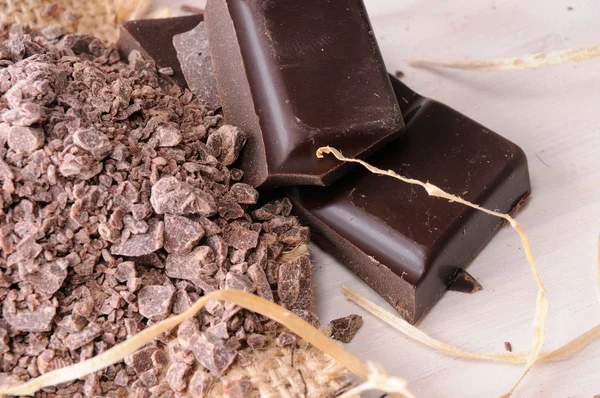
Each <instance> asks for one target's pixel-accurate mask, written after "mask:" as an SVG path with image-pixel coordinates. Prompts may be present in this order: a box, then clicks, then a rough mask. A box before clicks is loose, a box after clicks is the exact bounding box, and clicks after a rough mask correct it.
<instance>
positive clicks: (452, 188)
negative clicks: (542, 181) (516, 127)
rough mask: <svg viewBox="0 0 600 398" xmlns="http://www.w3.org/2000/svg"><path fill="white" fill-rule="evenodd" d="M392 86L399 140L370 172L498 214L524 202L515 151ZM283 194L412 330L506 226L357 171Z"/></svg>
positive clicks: (523, 176)
mask: <svg viewBox="0 0 600 398" xmlns="http://www.w3.org/2000/svg"><path fill="white" fill-rule="evenodd" d="M392 82H393V85H394V88H395V91H396V94H397V96H398V101H399V103H400V104H401V105H402V107H403V113H404V118H405V121H406V129H405V133H404V135H403V136H402V137H401V138H400V139H397V140H395V141H393V142H392V143H390V144H388V145H387V146H386V147H385V148H383V149H382V150H380V151H379V152H378V153H377V154H375V155H373V156H372V157H370V158H369V159H368V161H369V162H370V163H371V164H373V165H374V166H376V167H379V168H382V169H392V170H394V171H396V172H397V173H399V174H401V175H404V176H407V177H410V178H415V179H419V180H421V181H429V182H431V183H432V184H435V185H437V186H438V187H440V188H441V189H443V190H445V191H447V192H450V193H454V194H457V195H459V196H461V197H463V198H464V199H466V200H468V201H471V202H474V203H477V204H481V205H483V206H485V207H487V208H490V209H498V210H500V211H502V212H511V211H513V209H515V207H516V206H518V204H519V203H520V202H521V201H522V200H523V199H524V198H526V197H527V195H528V193H529V191H530V185H529V173H528V169H527V159H526V157H525V154H524V153H523V151H522V150H521V149H520V148H519V147H517V146H516V145H515V144H513V143H512V142H510V141H508V140H506V139H505V138H503V137H501V136H499V135H497V134H495V133H493V132H491V131H490V130H488V129H486V128H485V127H483V126H481V125H480V124H478V123H476V122H474V121H473V120H471V119H469V118H467V117H466V116H464V115H462V114H460V113H458V112H457V111H455V110H453V109H451V108H449V107H447V106H445V105H443V104H440V103H438V102H435V101H432V100H429V99H426V98H423V97H421V96H418V95H416V94H415V93H414V92H413V91H412V90H410V89H409V88H408V87H406V86H405V85H404V84H402V83H401V82H400V81H398V80H397V79H395V78H393V77H392ZM290 195H291V197H292V198H293V199H292V200H293V201H294V202H295V209H296V212H297V213H298V215H299V216H300V217H301V218H303V219H304V221H305V222H306V223H308V224H309V225H310V226H311V227H312V234H313V237H314V240H315V241H316V242H317V243H319V244H320V245H322V246H323V247H325V248H326V249H328V250H329V251H331V252H332V253H333V254H334V255H336V256H337V257H338V258H340V259H341V261H342V262H344V263H345V264H346V265H347V266H348V267H350V268H351V269H352V270H353V271H354V272H355V273H356V274H357V275H358V276H360V277H361V278H362V279H363V280H365V281H366V282H367V283H368V284H369V285H371V287H372V288H373V289H375V290H376V291H377V292H378V293H379V294H380V295H382V296H383V297H384V298H385V299H386V300H387V301H388V302H390V304H392V305H393V306H394V307H395V308H396V309H397V310H398V311H399V312H400V314H401V315H402V316H403V317H404V318H405V319H407V320H408V321H409V322H412V323H414V322H416V321H418V320H419V319H420V318H421V316H423V314H424V313H425V312H426V311H427V310H428V309H429V308H430V307H431V306H432V305H433V304H434V302H435V301H436V300H437V299H438V298H439V296H440V295H441V294H442V293H443V292H444V291H445V290H446V288H447V286H448V285H449V284H450V282H451V281H452V280H453V278H454V277H455V275H456V272H457V270H458V269H461V268H465V267H466V266H467V265H468V264H469V263H470V262H471V260H472V259H473V258H474V257H475V255H476V254H477V253H478V252H479V251H480V250H481V249H482V248H483V247H484V246H485V244H486V243H487V242H488V241H489V240H490V239H491V237H492V236H493V235H494V233H495V232H496V231H497V230H498V228H499V227H500V226H501V225H502V222H503V220H501V219H498V218H495V217H492V216H489V215H486V214H484V213H481V212H477V211H475V210H473V209H470V208H468V207H465V206H463V205H460V204H457V203H450V202H448V201H447V200H443V199H440V198H432V197H429V196H428V195H427V193H426V192H425V191H424V190H423V189H422V188H421V187H418V186H411V185H407V184H405V183H402V182H400V181H398V180H395V179H392V178H390V177H383V176H376V175H373V174H370V173H368V172H366V171H365V170H364V169H362V168H361V169H354V170H353V171H351V172H350V173H349V174H348V175H347V176H346V177H344V178H343V179H341V180H340V181H338V182H337V183H335V184H334V185H332V186H331V187H328V188H320V187H298V188H293V189H290Z"/></svg>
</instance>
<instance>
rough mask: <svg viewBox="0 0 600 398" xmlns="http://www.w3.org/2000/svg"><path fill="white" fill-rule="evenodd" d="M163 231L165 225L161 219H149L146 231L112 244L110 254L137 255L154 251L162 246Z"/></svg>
mask: <svg viewBox="0 0 600 398" xmlns="http://www.w3.org/2000/svg"><path fill="white" fill-rule="evenodd" d="M164 231H165V226H164V223H163V222H162V221H157V220H154V219H153V220H150V222H149V223H148V232H147V233H145V234H138V235H132V236H131V237H130V238H129V239H127V240H126V241H124V242H122V243H119V244H116V245H113V246H112V247H111V248H110V254H112V255H117V256H130V257H139V256H145V255H147V254H150V253H154V252H155V251H157V250H158V249H160V248H162V247H163V241H164Z"/></svg>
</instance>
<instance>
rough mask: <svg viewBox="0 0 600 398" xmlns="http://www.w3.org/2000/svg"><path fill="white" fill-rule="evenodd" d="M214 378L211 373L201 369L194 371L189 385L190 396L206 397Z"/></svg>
mask: <svg viewBox="0 0 600 398" xmlns="http://www.w3.org/2000/svg"><path fill="white" fill-rule="evenodd" d="M213 380H214V378H213V377H212V376H211V375H210V374H209V373H206V372H203V371H201V370H199V371H196V372H194V375H193V376H192V378H191V380H190V383H189V385H188V392H189V393H190V396H192V397H198V398H202V397H204V396H205V395H206V394H207V393H208V390H209V389H210V386H211V385H212V383H213Z"/></svg>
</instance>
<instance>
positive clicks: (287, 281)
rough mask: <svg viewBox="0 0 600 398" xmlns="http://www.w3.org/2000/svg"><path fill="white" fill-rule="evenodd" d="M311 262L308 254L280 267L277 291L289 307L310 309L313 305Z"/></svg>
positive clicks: (280, 298)
mask: <svg viewBox="0 0 600 398" xmlns="http://www.w3.org/2000/svg"><path fill="white" fill-rule="evenodd" d="M311 272H312V270H311V263H310V260H309V258H308V256H302V257H298V258H296V259H294V260H291V261H288V262H286V263H283V264H281V266H280V267H279V275H278V286H277V293H278V295H279V300H281V304H282V305H283V306H284V307H285V308H288V309H292V310H294V309H301V310H310V309H312V305H313V302H312V300H313V292H312V283H311Z"/></svg>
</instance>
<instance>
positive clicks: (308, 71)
mask: <svg viewBox="0 0 600 398" xmlns="http://www.w3.org/2000/svg"><path fill="white" fill-rule="evenodd" d="M205 19H206V29H207V34H208V38H209V46H210V50H211V55H212V58H213V65H214V67H215V75H216V79H217V86H218V88H219V96H220V98H221V103H222V105H223V113H224V116H225V120H226V122H227V123H229V124H232V125H235V126H239V127H240V128H242V129H243V130H244V131H246V132H247V133H248V134H249V138H248V142H247V143H246V147H245V149H244V153H243V155H242V157H241V166H240V167H241V168H242V169H243V170H244V172H245V175H244V178H245V182H247V183H249V184H251V185H253V186H255V187H257V186H263V187H276V186H286V185H297V184H307V185H329V184H331V183H332V182H333V181H334V180H335V179H337V178H338V177H340V176H342V175H344V174H345V172H346V171H348V170H349V168H350V165H349V164H347V163H346V164H342V163H340V162H337V161H335V160H334V159H331V158H329V159H325V160H319V159H317V158H316V157H315V156H314V153H315V151H316V149H317V148H319V147H320V146H323V145H332V146H336V147H338V148H340V149H342V150H343V151H344V153H345V154H346V155H348V156H353V157H362V158H364V157H366V156H367V155H368V154H371V153H374V151H375V150H376V149H378V148H380V147H381V146H382V145H384V144H385V143H386V142H388V141H390V140H391V139H392V138H394V137H396V136H398V135H399V134H400V132H401V129H402V127H403V124H404V123H403V119H402V115H401V113H400V109H399V106H398V103H397V100H396V98H395V97H394V92H393V90H392V87H391V85H390V81H389V79H388V77H387V72H386V70H385V66H384V63H383V59H382V57H381V54H380V52H379V47H378V45H377V42H376V40H375V36H374V34H373V31H372V28H371V24H370V22H369V19H368V16H367V13H366V10H365V7H364V4H363V2H362V0H345V1H323V0H303V1H297V0H277V1H275V0H209V1H208V3H207V6H206V12H205Z"/></svg>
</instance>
